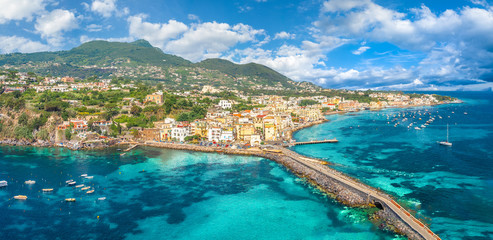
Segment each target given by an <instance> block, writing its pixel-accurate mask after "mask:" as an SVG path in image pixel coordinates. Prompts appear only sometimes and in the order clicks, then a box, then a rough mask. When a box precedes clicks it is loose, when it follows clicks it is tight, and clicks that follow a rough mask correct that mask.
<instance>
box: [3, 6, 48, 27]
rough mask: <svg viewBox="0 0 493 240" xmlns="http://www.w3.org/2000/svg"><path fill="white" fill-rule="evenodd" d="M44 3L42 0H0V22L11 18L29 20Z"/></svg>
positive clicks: (42, 8) (5, 21)
mask: <svg viewBox="0 0 493 240" xmlns="http://www.w3.org/2000/svg"><path fill="white" fill-rule="evenodd" d="M45 5H46V2H45V1H44V0H16V1H12V0H0V6H1V7H0V24H4V23H7V22H9V21H11V20H22V19H26V20H27V21H31V20H32V19H33V16H34V15H36V14H37V13H39V12H40V11H43V10H44V9H45Z"/></svg>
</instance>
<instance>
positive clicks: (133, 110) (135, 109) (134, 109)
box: [130, 105, 142, 116]
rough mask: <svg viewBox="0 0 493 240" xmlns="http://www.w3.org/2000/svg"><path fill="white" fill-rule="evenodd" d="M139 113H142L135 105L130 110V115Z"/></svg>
mask: <svg viewBox="0 0 493 240" xmlns="http://www.w3.org/2000/svg"><path fill="white" fill-rule="evenodd" d="M141 112H142V108H141V107H139V106H137V105H133V106H132V108H131V109H130V113H131V114H132V115H134V116H138V115H140V113H141Z"/></svg>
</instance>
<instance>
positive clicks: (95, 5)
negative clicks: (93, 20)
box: [91, 0, 117, 18]
mask: <svg viewBox="0 0 493 240" xmlns="http://www.w3.org/2000/svg"><path fill="white" fill-rule="evenodd" d="M116 1H117V0H94V1H93V2H92V3H91V11H93V12H95V13H97V14H99V15H101V16H103V17H105V18H109V17H111V15H112V14H113V13H114V12H116Z"/></svg>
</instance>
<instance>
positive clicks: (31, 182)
mask: <svg viewBox="0 0 493 240" xmlns="http://www.w3.org/2000/svg"><path fill="white" fill-rule="evenodd" d="M35 183H36V181H33V180H27V181H25V182H24V184H28V185H31V184H35Z"/></svg>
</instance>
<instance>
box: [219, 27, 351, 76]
mask: <svg viewBox="0 0 493 240" xmlns="http://www.w3.org/2000/svg"><path fill="white" fill-rule="evenodd" d="M315 40H316V41H314V42H313V41H303V42H302V45H301V47H296V46H293V45H286V44H284V45H282V46H281V47H280V48H278V49H275V50H264V49H261V48H255V49H254V48H247V49H243V50H238V49H237V50H234V52H233V53H231V54H230V55H228V56H226V58H228V59H230V60H233V61H235V60H236V62H238V63H249V62H256V63H259V64H263V65H266V66H268V67H270V68H272V69H274V70H276V71H279V72H280V73H282V74H285V75H286V76H288V77H289V78H291V79H293V80H295V81H311V82H314V83H318V84H323V83H325V82H326V81H327V78H328V77H333V76H335V75H337V72H338V71H337V70H335V69H327V68H326V66H325V63H324V62H323V59H325V58H326V54H327V53H328V52H330V51H332V50H333V49H335V48H337V47H340V46H342V45H344V44H346V43H347V42H348V41H347V40H346V39H340V38H335V37H330V36H322V37H318V38H316V39H315Z"/></svg>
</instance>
